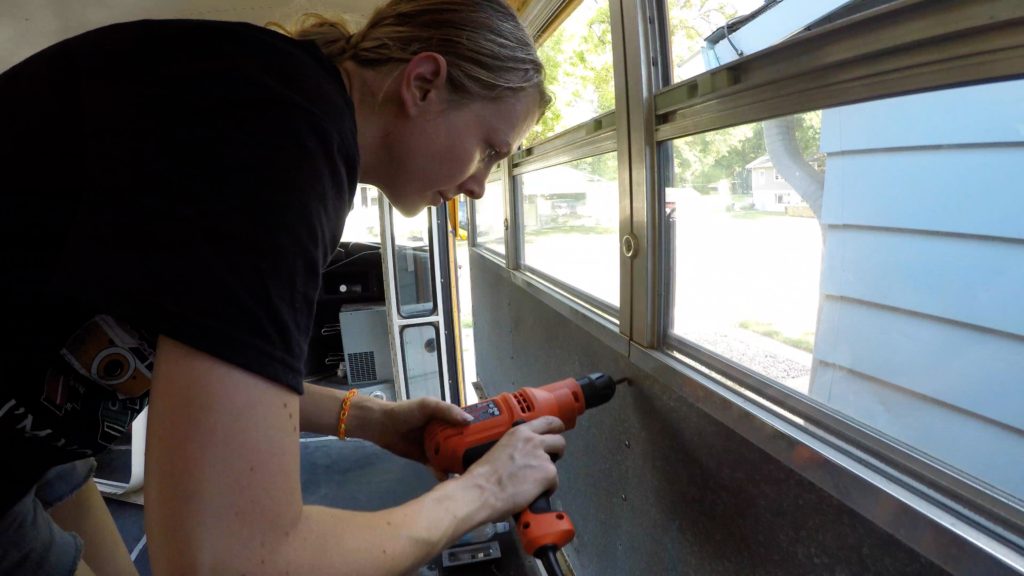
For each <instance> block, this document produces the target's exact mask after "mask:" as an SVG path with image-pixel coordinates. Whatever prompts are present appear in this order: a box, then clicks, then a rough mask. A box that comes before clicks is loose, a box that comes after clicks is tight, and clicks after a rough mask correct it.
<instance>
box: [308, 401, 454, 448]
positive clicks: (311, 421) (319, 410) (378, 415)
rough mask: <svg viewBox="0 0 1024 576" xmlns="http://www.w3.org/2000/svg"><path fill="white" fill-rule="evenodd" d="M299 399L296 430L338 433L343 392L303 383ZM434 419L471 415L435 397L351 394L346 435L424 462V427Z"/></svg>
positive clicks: (452, 422) (445, 419) (450, 420)
mask: <svg viewBox="0 0 1024 576" xmlns="http://www.w3.org/2000/svg"><path fill="white" fill-rule="evenodd" d="M300 398H301V399H300V400H299V414H300V415H299V430H300V431H302V432H315V433H317V434H328V435H336V434H337V433H338V413H339V412H340V411H341V403H342V400H344V398H345V393H344V392H340V391H338V390H332V389H330V388H325V387H323V386H317V385H315V384H306V393H305V394H303V395H302V396H301V397H300ZM433 420H443V421H445V422H448V423H450V424H456V425H458V424H466V423H467V422H468V421H471V420H472V417H471V416H469V415H468V414H466V413H465V412H464V411H463V410H462V409H461V408H459V407H458V406H456V405H454V404H449V403H447V402H442V401H440V400H438V399H436V398H417V399H415V400H405V401H402V402H388V401H386V400H377V399H376V398H369V397H367V396H360V395H356V396H354V397H352V403H351V405H350V406H349V412H348V418H347V419H346V421H345V436H346V437H348V438H361V439H363V440H369V441H370V442H374V443H375V444H377V445H378V446H381V447H382V448H386V449H388V450H390V451H392V452H394V453H395V454H398V455H399V456H403V457H405V458H409V459H411V460H416V461H418V462H424V463H426V454H425V453H424V452H423V430H424V429H425V428H426V425H427V424H428V423H430V422H431V421H433Z"/></svg>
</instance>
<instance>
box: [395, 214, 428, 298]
mask: <svg viewBox="0 0 1024 576" xmlns="http://www.w3.org/2000/svg"><path fill="white" fill-rule="evenodd" d="M391 214H392V217H393V219H392V222H393V225H394V230H393V233H394V236H395V267H394V269H395V282H396V284H397V292H398V313H399V314H400V315H402V317H404V318H419V317H422V316H430V315H431V314H433V313H434V270H433V266H432V257H433V250H432V249H431V248H432V246H433V243H434V241H433V237H432V233H433V225H432V223H431V218H432V216H433V211H432V210H424V211H423V212H421V213H419V214H417V215H416V216H413V217H411V218H406V217H405V216H402V215H401V214H399V213H398V211H397V210H394V209H392V210H391Z"/></svg>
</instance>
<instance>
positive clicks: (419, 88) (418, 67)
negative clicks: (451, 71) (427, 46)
mask: <svg viewBox="0 0 1024 576" xmlns="http://www.w3.org/2000/svg"><path fill="white" fill-rule="evenodd" d="M447 78H448V62H446V61H445V59H444V56H441V55H440V54H437V53H435V52H421V53H419V54H417V55H416V56H413V58H412V60H409V62H408V63H406V65H405V71H404V72H403V74H402V84H401V87H400V91H401V97H402V104H403V106H404V107H405V110H406V112H407V113H408V114H409V115H410V116H417V115H422V114H424V113H428V114H429V113H435V112H440V111H441V110H442V109H444V106H445V104H446V100H447V97H448V92H447V91H448V86H447V83H446V82H447Z"/></svg>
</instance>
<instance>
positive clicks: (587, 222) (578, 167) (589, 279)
mask: <svg viewBox="0 0 1024 576" xmlns="http://www.w3.org/2000/svg"><path fill="white" fill-rule="evenodd" d="M616 169H617V162H616V154H615V152H609V153H608V154H602V155H600V156H593V157H591V158H584V159H583V160H578V161H576V162H570V163H568V164H561V165H558V166H552V167H550V168H544V169H542V170H537V171H535V172H529V173H527V174H524V175H522V176H519V178H520V191H521V193H520V195H519V201H520V209H521V214H522V221H523V241H524V245H523V262H524V263H525V264H526V265H527V266H529V267H530V268H533V269H534V270H536V271H539V272H542V273H543V274H546V275H548V276H551V277H552V278H555V279H557V280H560V281H562V282H564V283H566V284H568V285H570V286H572V287H574V288H577V289H579V290H582V291H583V292H586V293H587V294H590V295H591V296H595V297H597V298H599V299H600V300H602V301H604V302H605V303H607V304H609V305H611V306H613V307H615V308H618V306H619V251H618V225H619V221H618V219H619V210H618V208H619V191H618V180H617V176H616Z"/></svg>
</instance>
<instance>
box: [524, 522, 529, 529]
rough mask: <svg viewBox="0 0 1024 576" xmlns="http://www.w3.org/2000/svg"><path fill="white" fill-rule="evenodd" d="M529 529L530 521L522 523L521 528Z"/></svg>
mask: <svg viewBox="0 0 1024 576" xmlns="http://www.w3.org/2000/svg"><path fill="white" fill-rule="evenodd" d="M529 529H530V523H529V522H526V523H524V524H523V530H529Z"/></svg>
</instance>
